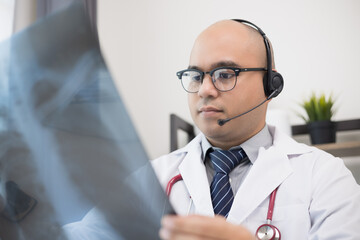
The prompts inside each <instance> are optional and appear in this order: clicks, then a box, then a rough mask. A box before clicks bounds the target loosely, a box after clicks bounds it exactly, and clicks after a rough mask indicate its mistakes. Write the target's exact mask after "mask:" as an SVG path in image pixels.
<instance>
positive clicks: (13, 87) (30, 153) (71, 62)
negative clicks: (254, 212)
mask: <svg viewBox="0 0 360 240" xmlns="http://www.w3.org/2000/svg"><path fill="white" fill-rule="evenodd" d="M120 81H121V80H120ZM0 84H1V86H0V128H1V136H0V143H1V144H0V183H1V186H0V212H1V213H0V237H1V239H2V240H7V239H11V240H12V239H36V240H41V239H47V240H49V239H66V235H65V234H64V233H63V231H62V228H61V226H62V225H63V224H65V223H68V222H70V221H72V220H74V219H71V218H69V217H68V215H67V213H68V212H69V211H68V210H69V209H70V212H71V211H72V210H74V211H75V210H76V209H82V210H81V211H82V213H83V215H84V214H85V213H86V212H87V211H88V210H89V209H91V208H92V207H93V206H96V207H97V209H98V211H100V212H101V213H102V215H103V216H104V217H105V219H106V220H107V222H108V223H109V226H111V227H112V229H113V231H114V232H115V233H116V234H117V236H118V239H157V238H158V230H159V228H160V220H161V217H162V216H163V214H167V213H171V212H173V210H172V208H171V206H170V204H169V202H168V199H167V197H166V196H165V194H164V192H163V189H162V188H161V186H160V184H159V183H158V180H157V178H156V176H155V173H154V171H153V169H152V167H151V165H150V163H149V161H148V158H147V155H146V153H145V150H144V148H143V146H142V144H141V142H140V140H139V137H138V135H137V133H136V131H135V129H134V126H133V124H132V122H131V119H130V118H129V116H128V114H127V111H126V108H125V106H124V104H123V102H122V100H121V98H120V96H119V93H118V92H117V90H116V87H115V85H114V83H113V80H112V78H111V76H110V74H109V71H108V69H107V67H106V65H105V62H104V60H103V58H102V55H101V52H100V48H99V42H98V40H97V37H96V36H95V35H94V34H93V33H92V31H91V28H90V25H89V22H88V19H87V16H86V14H85V12H84V11H83V9H82V5H81V4H74V5H71V6H70V7H68V8H67V9H65V10H63V11H60V12H57V13H55V14H54V15H51V16H49V17H47V18H44V19H42V20H40V21H39V22H36V23H35V24H34V25H33V26H31V27H29V28H28V29H26V30H24V31H22V32H20V33H18V34H16V35H14V36H13V37H12V38H11V39H9V40H8V41H6V42H3V43H2V44H1V46H0ZM75 203H76V204H77V206H76V207H74V206H73V205H74V204H75ZM83 215H82V216H83ZM75 220H76V219H75Z"/></svg>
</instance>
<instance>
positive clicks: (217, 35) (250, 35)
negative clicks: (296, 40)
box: [190, 20, 274, 68]
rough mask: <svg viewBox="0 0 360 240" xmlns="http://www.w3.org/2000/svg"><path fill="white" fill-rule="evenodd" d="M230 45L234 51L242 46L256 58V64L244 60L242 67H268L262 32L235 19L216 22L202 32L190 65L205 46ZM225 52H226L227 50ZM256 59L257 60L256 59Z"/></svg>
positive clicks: (226, 47) (218, 47)
mask: <svg viewBox="0 0 360 240" xmlns="http://www.w3.org/2000/svg"><path fill="white" fill-rule="evenodd" d="M229 46H232V49H233V50H234V51H236V48H239V49H238V50H239V51H240V48H241V49H242V51H247V52H248V53H249V55H251V56H252V58H254V59H253V60H254V64H256V65H254V66H248V65H247V64H246V63H245V62H244V65H243V66H241V67H267V60H266V48H265V44H264V39H263V37H262V36H261V34H260V33H259V32H258V31H257V30H256V29H254V28H253V27H250V26H248V25H246V24H243V23H239V22H237V21H234V20H223V21H219V22H216V23H215V24H213V25H211V26H209V27H208V28H207V29H205V30H204V31H203V32H202V33H200V35H199V36H198V37H197V39H196V41H195V43H194V46H193V49H192V52H191V56H190V65H191V62H193V60H195V58H196V57H197V56H199V55H198V54H199V51H200V50H205V49H204V48H205V47H209V49H211V48H216V49H217V50H221V49H224V50H225V49H228V48H229ZM219 52H221V51H219ZM204 53H205V51H204ZM223 53H224V54H226V52H223ZM233 54H235V55H236V52H233ZM219 57H220V56H219ZM219 59H220V58H219ZM255 59H257V60H256V61H255ZM239 60H241V59H239ZM244 60H245V59H243V60H242V61H244ZM273 68H274V61H273Z"/></svg>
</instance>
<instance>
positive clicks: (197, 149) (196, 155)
mask: <svg viewBox="0 0 360 240" xmlns="http://www.w3.org/2000/svg"><path fill="white" fill-rule="evenodd" d="M201 137H202V136H201V134H200V135H198V136H197V137H196V138H195V139H193V140H192V142H190V143H189V144H188V145H187V146H186V147H185V148H183V150H185V151H187V154H186V156H185V158H184V159H183V161H182V163H181V164H180V166H179V171H180V174H181V176H182V178H183V180H184V183H185V185H186V187H187V189H188V191H189V194H190V196H191V199H192V201H193V202H194V205H195V207H196V213H197V214H201V215H207V216H214V211H213V207H212V202H211V196H210V186H209V182H208V178H207V175H206V169H205V164H204V162H203V161H202V159H201V152H202V150H201V145H200V141H201Z"/></svg>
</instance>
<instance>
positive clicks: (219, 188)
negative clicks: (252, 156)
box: [209, 148, 247, 217]
mask: <svg viewBox="0 0 360 240" xmlns="http://www.w3.org/2000/svg"><path fill="white" fill-rule="evenodd" d="M209 157H210V160H211V162H212V163H213V166H214V169H215V175H214V178H213V180H212V182H211V185H210V191H211V200H212V204H213V208H214V213H215V214H218V215H223V216H225V217H227V215H228V214H229V211H230V208H231V205H232V202H233V200H234V194H233V191H232V189H231V186H230V182H229V173H230V172H231V171H232V170H233V169H234V168H235V167H236V166H237V165H239V164H240V162H241V161H242V160H243V159H244V158H246V157H247V156H246V153H245V152H244V150H243V149H242V148H240V149H236V150H230V151H225V150H215V151H213V152H210V153H209Z"/></svg>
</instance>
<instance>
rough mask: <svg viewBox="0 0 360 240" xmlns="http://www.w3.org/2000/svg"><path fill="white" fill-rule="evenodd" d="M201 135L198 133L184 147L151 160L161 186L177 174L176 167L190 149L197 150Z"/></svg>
mask: <svg viewBox="0 0 360 240" xmlns="http://www.w3.org/2000/svg"><path fill="white" fill-rule="evenodd" d="M201 137H202V134H201V133H200V134H199V135H197V136H196V137H195V138H194V139H193V140H192V141H190V142H189V143H188V144H187V145H186V146H185V147H183V148H180V149H178V150H175V151H173V152H171V153H169V154H166V155H163V156H161V157H159V158H156V159H154V160H152V161H151V164H152V166H153V168H154V171H155V173H156V175H157V177H158V178H159V181H160V183H161V184H162V185H163V186H165V185H166V183H167V182H168V181H169V179H171V178H172V177H174V176H175V175H177V174H178V171H179V170H178V168H179V166H180V164H181V163H182V161H183V160H184V158H185V157H186V156H187V154H188V153H189V152H192V151H197V149H198V146H200V143H201Z"/></svg>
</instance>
